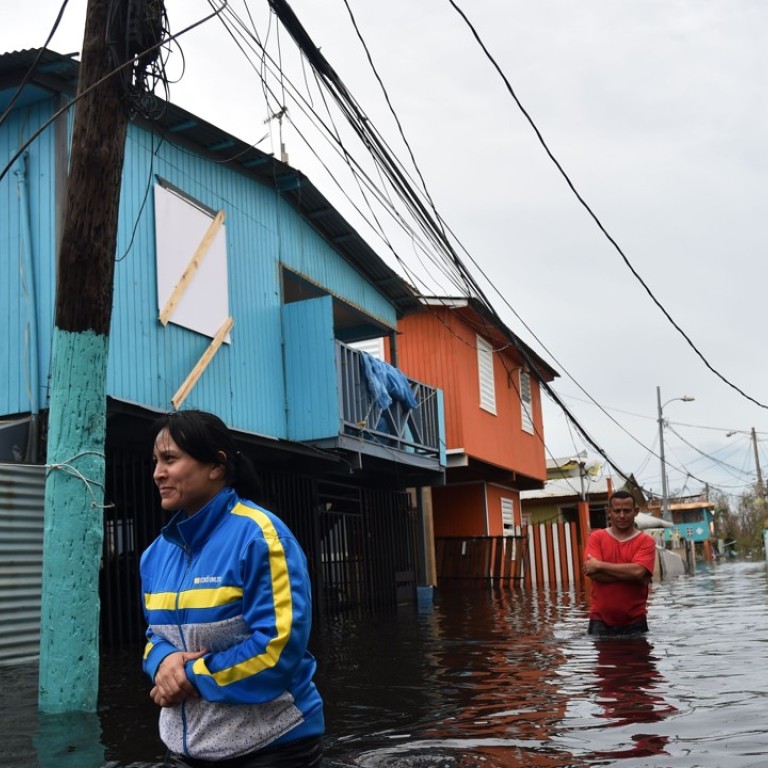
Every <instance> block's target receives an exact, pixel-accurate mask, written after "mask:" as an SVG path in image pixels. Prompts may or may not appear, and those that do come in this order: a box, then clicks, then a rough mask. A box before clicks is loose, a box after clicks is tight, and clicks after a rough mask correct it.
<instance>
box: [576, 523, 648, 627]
mask: <svg viewBox="0 0 768 768" xmlns="http://www.w3.org/2000/svg"><path fill="white" fill-rule="evenodd" d="M589 555H591V556H592V557H594V558H595V560H602V561H603V562H606V563H639V564H640V565H642V566H643V568H645V569H646V570H647V571H648V581H650V578H651V576H652V574H653V566H654V563H655V562H656V542H655V541H654V540H653V539H652V538H651V537H650V536H648V535H647V534H645V533H643V532H642V531H637V533H635V535H634V536H632V538H630V539H625V540H623V541H619V540H618V539H616V538H615V537H614V536H613V535H612V534H611V533H610V531H609V530H608V529H607V528H598V529H597V530H594V531H592V533H590V534H589V539H588V540H587V550H586V553H585V557H588V556H589ZM647 602H648V582H642V583H641V582H638V581H611V582H601V581H592V605H591V607H590V610H589V618H590V619H600V620H601V621H604V622H605V623H606V624H608V625H609V626H612V627H624V626H627V625H628V624H634V623H635V622H636V621H640V620H641V619H643V618H644V617H645V615H646V612H647Z"/></svg>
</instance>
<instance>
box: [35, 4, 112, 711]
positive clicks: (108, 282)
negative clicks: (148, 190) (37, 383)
mask: <svg viewBox="0 0 768 768" xmlns="http://www.w3.org/2000/svg"><path fill="white" fill-rule="evenodd" d="M107 5H108V3H107V0H88V7H87V10H86V21H85V33H84V37H83V50H82V62H81V65H80V79H79V84H78V96H79V95H80V94H82V93H84V92H85V91H87V89H89V88H90V87H91V86H92V85H94V84H95V83H97V82H99V81H100V80H102V78H105V77H106V76H107V75H108V74H109V73H110V72H111V71H112V69H113V65H112V63H111V62H110V57H109V53H108V49H107ZM126 127H127V112H126V108H125V106H124V103H123V102H122V100H121V85H120V80H119V78H118V77H110V78H107V79H106V80H104V82H103V83H101V84H100V85H99V86H98V87H96V88H94V89H93V90H92V91H89V92H88V93H87V94H86V95H85V96H83V98H80V99H78V101H77V104H76V106H75V121H74V128H73V135H72V150H71V157H70V170H69V179H68V183H67V194H66V206H67V207H66V211H65V215H64V224H63V233H62V239H61V247H60V256H59V263H58V274H57V286H56V319H55V327H54V331H53V359H52V364H51V371H52V372H51V394H50V407H49V426H48V456H47V465H48V475H47V479H46V486H45V537H44V544H43V592H42V609H41V624H40V687H39V697H38V700H39V706H40V710H41V711H43V712H50V713H56V712H78V711H79V712H93V711H95V710H96V704H97V698H98V682H99V564H100V560H101V555H102V541H103V502H104V476H105V459H104V450H105V439H106V378H107V353H108V339H109V326H110V320H111V315H112V293H113V279H114V266H115V247H116V238H117V218H118V209H119V200H120V179H121V175H122V167H123V154H124V148H125V134H126Z"/></svg>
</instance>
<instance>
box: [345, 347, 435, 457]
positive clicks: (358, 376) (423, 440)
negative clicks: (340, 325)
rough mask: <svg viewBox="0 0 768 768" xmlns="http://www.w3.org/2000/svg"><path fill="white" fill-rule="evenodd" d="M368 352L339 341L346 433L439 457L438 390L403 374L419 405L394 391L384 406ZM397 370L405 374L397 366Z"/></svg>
mask: <svg viewBox="0 0 768 768" xmlns="http://www.w3.org/2000/svg"><path fill="white" fill-rule="evenodd" d="M364 354H365V353H364V352H360V351H359V350H356V349H352V348H351V347H348V346H347V345H346V344H343V343H342V342H337V344H336V356H337V363H338V366H337V370H338V374H339V397H340V398H341V404H340V405H341V421H342V431H343V433H344V434H345V435H348V436H353V437H359V438H360V439H361V440H365V441H369V442H370V443H371V444H373V445H379V446H382V447H386V448H389V449H395V450H399V451H406V452H409V453H412V454H419V455H422V456H428V457H430V458H439V456H440V416H439V408H438V390H437V389H435V387H428V386H427V385H426V384H421V383H420V382H418V381H414V380H413V379H409V378H407V377H403V378H404V380H405V382H407V388H408V390H409V391H410V394H411V395H412V399H411V403H414V402H415V405H413V407H411V406H410V405H409V404H407V403H406V402H404V400H403V399H402V398H399V397H398V396H397V393H393V394H392V401H391V403H390V405H389V406H387V407H385V408H382V407H380V406H379V405H378V404H377V400H376V398H375V397H374V396H373V395H372V394H371V390H370V386H369V384H368V378H367V376H366V370H365V367H364V364H363V359H362V356H363V355H364ZM390 368H391V366H390ZM393 371H395V372H397V373H398V374H399V375H401V376H402V374H400V372H399V371H397V369H393Z"/></svg>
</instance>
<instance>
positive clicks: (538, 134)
mask: <svg viewBox="0 0 768 768" xmlns="http://www.w3.org/2000/svg"><path fill="white" fill-rule="evenodd" d="M448 2H449V3H450V4H451V5H452V6H453V8H454V9H455V10H456V12H457V13H458V14H459V16H461V18H462V19H463V20H464V22H465V23H466V24H467V26H468V27H469V29H470V31H471V32H472V35H473V37H474V38H475V40H476V41H477V43H478V44H479V45H480V47H481V48H482V50H483V53H485V55H486V57H487V58H488V60H489V61H490V62H491V64H492V65H493V67H494V69H495V70H496V71H497V72H498V74H499V76H500V77H501V78H502V80H503V81H504V84H505V85H506V87H507V90H508V91H509V93H510V95H511V96H512V98H513V99H514V101H515V104H517V107H518V109H519V110H520V111H521V112H522V114H523V116H524V117H525V119H526V120H527V121H528V123H529V124H530V126H531V128H533V131H534V133H535V134H536V137H537V138H538V140H539V143H540V144H541V146H542V147H543V148H544V151H545V152H546V153H547V155H548V156H549V159H550V160H551V161H552V162H553V163H554V165H555V167H556V168H557V170H558V171H559V172H560V175H561V176H562V177H563V178H564V179H565V182H566V184H567V185H568V187H569V188H570V190H571V191H572V192H573V194H574V195H575V196H576V199H577V200H578V201H579V203H580V204H581V205H582V207H583V208H584V210H586V211H587V213H588V214H589V215H590V217H591V218H592V220H593V221H594V222H595V224H597V226H598V228H599V229H600V231H601V232H602V233H603V234H604V235H605V237H606V238H607V240H608V242H610V243H611V245H612V246H613V247H614V248H615V249H616V251H617V253H618V254H619V255H620V256H621V258H622V260H623V261H624V263H625V264H626V266H627V267H628V268H629V271H630V272H631V273H632V275H633V276H634V277H635V279H636V280H637V281H638V282H639V283H640V285H641V286H642V287H643V288H644V289H645V292H646V293H647V294H648V296H649V297H650V298H651V300H652V301H653V303H654V304H655V305H656V306H657V307H658V308H659V309H660V310H661V312H662V313H663V314H664V316H665V317H666V318H667V320H668V321H669V322H670V323H671V325H672V327H673V328H675V330H676V331H677V332H678V333H679V334H680V335H681V336H682V337H683V339H685V341H686V343H687V344H688V346H689V347H690V348H691V349H692V350H693V351H694V352H695V353H696V355H697V356H698V357H699V358H700V359H701V361H702V362H703V363H704V365H705V366H706V367H707V368H708V369H709V370H710V371H711V372H712V373H714V374H715V376H717V377H718V378H719V379H720V380H721V381H722V382H724V383H725V384H727V385H728V386H729V387H731V389H733V390H735V391H736V392H738V393H739V394H740V395H741V396H742V397H744V398H746V399H747V400H749V401H750V402H752V403H754V404H755V405H757V406H759V407H760V408H765V409H768V405H765V404H764V403H761V402H760V401H759V400H757V399H755V398H754V397H752V396H751V395H748V394H747V393H746V392H744V390H742V389H741V388H739V387H738V386H737V385H736V384H734V383H733V382H731V381H730V380H729V379H727V378H726V377H725V376H724V375H723V374H722V373H720V371H718V370H717V369H716V368H715V367H714V366H713V365H712V364H711V363H710V362H709V360H707V358H706V357H705V356H704V354H703V353H702V352H701V351H700V350H699V348H698V347H697V346H696V345H695V344H694V343H693V341H692V339H691V338H690V336H688V334H687V333H686V332H685V331H684V330H683V329H682V328H681V327H680V326H679V325H678V324H677V322H676V321H675V320H674V318H673V317H672V315H671V314H670V313H669V312H668V311H667V309H666V307H665V306H664V305H663V304H662V303H661V302H660V301H659V300H658V299H657V298H656V296H655V295H654V293H653V291H651V289H650V287H649V286H648V284H647V283H646V282H645V280H643V278H642V277H641V276H640V274H639V273H638V271H637V270H636V269H635V267H634V266H633V265H632V263H631V262H630V261H629V258H628V257H627V256H626V254H625V253H624V251H623V250H622V249H621V247H620V246H619V244H618V243H617V242H616V240H614V239H613V237H612V236H611V235H610V233H609V232H608V230H607V229H606V228H605V227H604V226H603V223H602V222H601V221H600V219H599V218H598V217H597V215H596V214H595V213H594V211H593V210H592V208H590V206H589V205H588V203H587V202H586V201H585V200H584V198H583V197H582V196H581V194H580V193H579V192H578V190H577V189H576V186H575V185H574V183H573V182H572V181H571V179H570V177H569V176H568V174H567V173H566V172H565V170H564V169H563V167H562V165H560V163H559V162H558V160H557V158H556V157H555V156H554V154H553V153H552V151H551V150H550V148H549V146H548V145H547V143H546V141H545V140H544V137H543V136H542V134H541V131H540V130H539V129H538V127H537V126H536V123H534V121H533V118H532V117H531V116H530V115H529V114H528V112H527V110H526V109H525V107H524V106H523V105H522V103H521V102H520V99H518V97H517V94H516V93H515V91H514V89H513V88H512V85H511V83H510V82H509V80H508V79H507V76H506V75H505V74H504V72H503V71H502V69H501V67H500V66H499V64H498V63H497V61H496V60H495V59H494V57H493V56H492V55H491V53H490V51H489V50H488V48H487V47H486V45H485V43H483V41H482V39H481V38H480V35H479V33H478V32H477V30H476V29H475V27H474V26H473V24H472V23H471V22H470V20H469V19H468V18H467V16H466V14H465V13H464V12H463V11H462V10H461V8H459V6H458V5H457V4H456V2H455V0H448Z"/></svg>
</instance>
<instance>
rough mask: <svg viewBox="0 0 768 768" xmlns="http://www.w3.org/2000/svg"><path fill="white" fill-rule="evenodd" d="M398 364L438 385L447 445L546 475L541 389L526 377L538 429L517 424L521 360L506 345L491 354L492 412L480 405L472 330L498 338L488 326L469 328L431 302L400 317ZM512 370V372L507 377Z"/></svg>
mask: <svg viewBox="0 0 768 768" xmlns="http://www.w3.org/2000/svg"><path fill="white" fill-rule="evenodd" d="M399 330H400V335H399V336H398V342H397V345H398V360H399V363H400V365H399V367H400V368H401V369H402V370H403V371H404V372H405V373H406V375H408V376H412V377H413V378H415V379H419V380H421V381H424V382H427V383H429V384H431V385H433V386H437V387H440V388H441V389H442V390H443V391H444V393H445V415H446V442H447V447H448V449H453V448H463V449H464V451H465V452H466V453H467V454H468V455H469V456H472V457H474V458H477V459H480V460H481V461H486V462H488V463H491V464H495V465H497V466H500V467H507V468H509V469H511V470H514V471H516V472H519V473H521V474H525V475H528V476H530V477H538V478H541V479H542V480H543V479H544V478H545V476H546V466H545V459H544V450H543V446H542V441H541V435H542V419H541V393H540V389H539V385H538V383H537V382H536V381H535V380H532V381H531V397H532V408H533V416H534V423H535V425H536V430H537V432H536V433H535V434H530V433H529V432H526V431H525V430H523V428H522V419H521V405H520V396H519V393H518V387H519V375H518V373H517V371H518V370H519V368H520V365H521V363H522V360H521V359H520V358H519V357H517V356H516V354H517V353H515V352H513V351H512V350H510V349H507V350H504V351H495V352H494V353H493V376H494V383H495V387H494V388H495V399H496V414H495V415H494V414H491V413H488V412H487V411H485V410H483V409H482V408H480V406H479V402H480V396H479V386H480V384H479V377H478V359H477V352H476V344H477V341H476V338H477V332H478V331H482V333H483V334H484V337H485V338H487V339H488V340H489V341H491V343H492V346H493V347H494V349H498V348H499V346H498V345H499V344H500V342H499V341H498V340H497V339H494V338H493V336H492V334H491V333H490V332H489V329H488V328H483V327H478V328H475V327H472V326H470V325H469V324H468V323H467V322H465V321H464V319H463V318H462V316H460V315H459V314H458V313H457V312H454V311H451V310H447V309H441V308H437V307H432V308H430V309H429V310H425V311H424V312H421V313H419V314H417V315H409V316H408V317H405V318H403V319H402V320H401V321H400V328H399ZM510 374H511V377H510Z"/></svg>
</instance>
